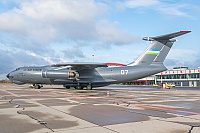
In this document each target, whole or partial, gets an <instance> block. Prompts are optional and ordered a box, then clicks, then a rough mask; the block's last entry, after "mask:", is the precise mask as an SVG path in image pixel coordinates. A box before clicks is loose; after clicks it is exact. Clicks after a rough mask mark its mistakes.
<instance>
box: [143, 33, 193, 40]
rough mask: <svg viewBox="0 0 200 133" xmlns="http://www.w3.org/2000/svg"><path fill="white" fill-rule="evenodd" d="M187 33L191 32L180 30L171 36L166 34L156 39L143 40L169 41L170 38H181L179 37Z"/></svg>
mask: <svg viewBox="0 0 200 133" xmlns="http://www.w3.org/2000/svg"><path fill="white" fill-rule="evenodd" d="M189 32H191V31H189V30H181V31H179V32H175V33H171V34H166V35H161V36H157V37H144V38H143V40H146V41H153V40H170V39H172V38H175V37H178V36H181V35H183V34H186V33H189Z"/></svg>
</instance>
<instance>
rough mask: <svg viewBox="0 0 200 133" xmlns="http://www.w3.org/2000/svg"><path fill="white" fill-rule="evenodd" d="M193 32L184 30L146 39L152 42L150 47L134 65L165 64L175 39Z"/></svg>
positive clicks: (145, 38)
mask: <svg viewBox="0 0 200 133" xmlns="http://www.w3.org/2000/svg"><path fill="white" fill-rule="evenodd" d="M189 32H191V31H187V30H183V31H179V32H175V33H171V34H166V35H162V36H157V37H144V38H143V40H146V41H151V44H150V46H149V47H148V48H147V49H146V50H145V51H144V52H143V54H142V55H141V56H140V57H139V58H138V59H137V60H136V61H135V62H133V63H131V64H128V65H129V66H133V65H143V66H144V65H150V64H152V63H154V62H161V63H162V62H163V61H164V60H165V58H166V56H167V54H168V53H169V51H170V49H171V47H172V45H173V43H174V42H175V41H176V40H175V39H172V38H175V37H178V36H181V35H183V34H186V33H189Z"/></svg>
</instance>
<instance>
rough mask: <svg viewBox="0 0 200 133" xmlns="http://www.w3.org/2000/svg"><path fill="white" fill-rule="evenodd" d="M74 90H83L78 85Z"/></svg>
mask: <svg viewBox="0 0 200 133" xmlns="http://www.w3.org/2000/svg"><path fill="white" fill-rule="evenodd" d="M75 89H77V90H82V89H83V87H82V86H80V85H78V86H76V87H75Z"/></svg>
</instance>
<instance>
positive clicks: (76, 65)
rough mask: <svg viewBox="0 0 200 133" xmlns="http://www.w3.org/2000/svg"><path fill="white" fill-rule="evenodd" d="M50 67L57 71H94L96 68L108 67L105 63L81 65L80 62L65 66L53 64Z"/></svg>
mask: <svg viewBox="0 0 200 133" xmlns="http://www.w3.org/2000/svg"><path fill="white" fill-rule="evenodd" d="M51 67H56V69H57V70H64V69H71V70H83V69H94V68H97V67H108V65H107V64H106V63H91V62H89V63H84V62H83V63H82V62H73V63H65V64H54V65H51Z"/></svg>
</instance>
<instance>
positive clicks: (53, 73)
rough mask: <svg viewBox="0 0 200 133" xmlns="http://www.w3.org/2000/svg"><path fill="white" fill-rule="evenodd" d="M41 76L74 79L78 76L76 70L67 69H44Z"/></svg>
mask: <svg viewBox="0 0 200 133" xmlns="http://www.w3.org/2000/svg"><path fill="white" fill-rule="evenodd" d="M42 77H43V78H68V79H75V78H78V77H79V74H78V73H77V72H76V71H72V70H70V71H68V70H45V71H42Z"/></svg>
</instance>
